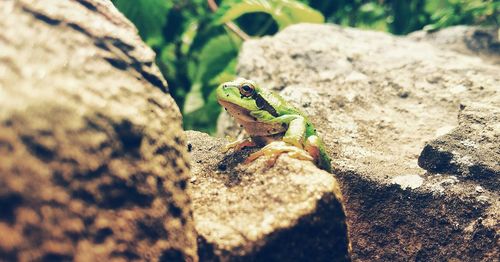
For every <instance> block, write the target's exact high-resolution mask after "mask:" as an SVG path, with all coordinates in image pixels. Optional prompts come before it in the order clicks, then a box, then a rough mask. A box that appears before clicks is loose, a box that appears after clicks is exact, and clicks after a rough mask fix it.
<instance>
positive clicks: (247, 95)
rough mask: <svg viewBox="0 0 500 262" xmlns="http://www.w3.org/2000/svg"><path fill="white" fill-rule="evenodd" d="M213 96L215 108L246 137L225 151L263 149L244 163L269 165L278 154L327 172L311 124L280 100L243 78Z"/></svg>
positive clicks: (326, 161)
mask: <svg viewBox="0 0 500 262" xmlns="http://www.w3.org/2000/svg"><path fill="white" fill-rule="evenodd" d="M216 93H217V100H218V102H219V104H221V105H222V106H223V107H224V108H225V109H226V111H227V112H228V113H229V114H230V115H231V116H232V117H234V118H235V120H236V121H237V122H238V123H239V124H240V125H241V126H242V127H243V128H244V129H245V131H246V132H247V133H248V134H249V135H250V138H247V139H244V140H239V141H235V142H232V143H229V144H228V145H227V146H226V147H225V149H226V150H228V149H231V148H233V149H235V150H240V149H242V148H244V147H250V146H263V148H262V149H260V150H259V151H257V152H255V153H253V154H251V155H250V156H249V157H248V158H247V159H246V161H245V162H246V163H248V162H251V161H253V160H255V159H257V158H258V157H261V156H268V157H269V158H268V162H269V163H270V164H273V163H274V162H275V161H276V159H277V158H278V157H279V156H280V155H281V154H283V153H287V154H288V155H289V156H291V157H293V158H297V159H302V160H310V161H313V162H314V163H315V164H316V165H317V166H318V167H319V168H321V169H323V170H326V171H328V172H331V165H330V157H329V156H328V154H327V153H326V150H325V146H324V144H323V141H322V140H321V138H320V137H319V136H318V134H317V132H316V129H315V128H314V126H313V124H312V123H311V121H309V119H308V118H307V117H306V115H304V114H303V113H302V112H301V111H300V110H298V109H297V108H295V107H293V106H292V105H290V104H289V103H288V102H286V101H285V100H284V99H283V98H282V97H281V96H279V95H278V94H276V93H273V92H271V91H269V90H267V89H265V88H262V87H260V86H258V85H257V84H256V83H255V82H254V81H251V80H247V79H244V78H238V79H236V80H234V81H231V82H226V83H223V84H221V85H220V86H219V87H218V88H217V90H216Z"/></svg>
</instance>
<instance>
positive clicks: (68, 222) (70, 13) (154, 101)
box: [0, 0, 197, 261]
mask: <svg viewBox="0 0 500 262" xmlns="http://www.w3.org/2000/svg"><path fill="white" fill-rule="evenodd" d="M0 17H2V18H1V19H0V28H2V32H1V33H0V104H1V108H2V109H1V110H0V159H1V160H0V236H1V237H0V257H1V258H0V260H6V261H68V260H75V261H110V260H138V259H141V260H159V259H165V260H166V261H174V260H177V261H179V260H184V259H185V260H193V261H196V260H197V255H196V235H195V232H194V226H193V222H192V216H191V210H190V206H189V204H190V200H189V196H188V195H187V193H186V191H185V189H186V185H187V182H186V180H187V178H188V164H187V153H186V152H185V149H184V135H183V132H182V128H181V116H180V113H179V109H178V108H177V106H176V105H175V103H174V101H173V99H172V98H171V97H170V96H169V95H167V94H166V91H167V90H166V88H167V86H166V83H165V81H164V79H163V78H162V76H161V75H160V74H159V73H158V69H157V68H156V66H155V65H154V53H153V51H152V50H151V49H150V48H148V47H147V46H146V45H145V44H144V43H143V42H142V41H141V40H140V38H139V36H138V35H137V30H136V29H135V28H134V27H133V26H132V24H131V23H130V22H128V21H127V20H126V19H125V18H124V17H123V16H122V15H121V14H120V13H119V12H118V11H117V10H116V9H115V8H114V7H113V5H112V4H111V2H109V1H99V0H78V1H76V0H73V1H69V0H68V1H60V0H43V1H42V0H6V1H0Z"/></svg>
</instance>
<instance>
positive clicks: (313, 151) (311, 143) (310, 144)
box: [304, 135, 320, 162]
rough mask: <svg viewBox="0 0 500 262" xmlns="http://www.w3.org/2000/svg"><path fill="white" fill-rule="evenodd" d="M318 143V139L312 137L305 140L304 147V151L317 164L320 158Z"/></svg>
mask: <svg viewBox="0 0 500 262" xmlns="http://www.w3.org/2000/svg"><path fill="white" fill-rule="evenodd" d="M319 143H320V142H319V137H318V136H315V135H313V136H310V137H308V138H307V140H306V143H305V146H304V150H306V151H307V152H308V153H309V155H311V156H312V158H314V162H318V160H319V158H320V152H319Z"/></svg>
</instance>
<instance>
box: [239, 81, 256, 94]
mask: <svg viewBox="0 0 500 262" xmlns="http://www.w3.org/2000/svg"><path fill="white" fill-rule="evenodd" d="M254 93H255V87H253V86H252V85H251V84H243V85H241V86H240V94H241V95H242V96H244V97H250V96H252V95H253V94H254Z"/></svg>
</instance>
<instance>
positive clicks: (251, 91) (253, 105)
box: [216, 78, 263, 121]
mask: <svg viewBox="0 0 500 262" xmlns="http://www.w3.org/2000/svg"><path fill="white" fill-rule="evenodd" d="M261 92H262V89H261V88H260V87H259V86H257V84H256V83H255V82H254V81H251V80H247V79H244V78H238V79H235V80H234V81H230V82H226V83H223V84H221V85H220V86H219V87H218V88H217V91H216V93H217V100H218V101H219V104H221V105H222V106H223V107H224V108H226V110H227V111H228V113H229V114H230V115H231V116H233V117H234V118H236V119H237V120H243V121H256V119H255V118H254V117H252V116H251V115H250V113H251V112H252V111H257V110H261V109H262V107H263V105H262V103H261V102H259V101H261V100H263V99H262V96H261Z"/></svg>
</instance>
